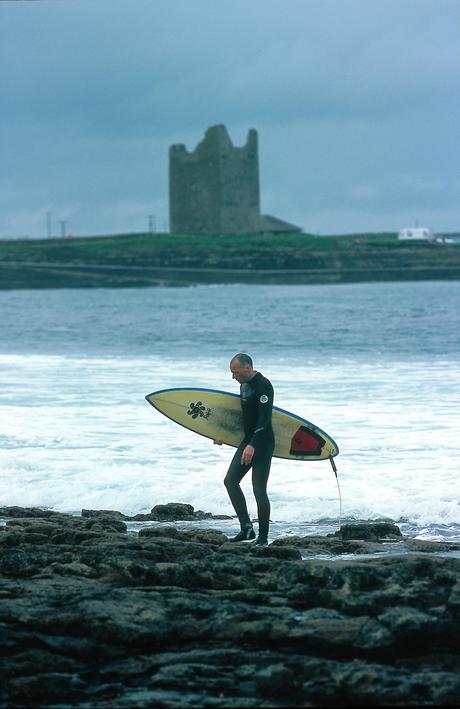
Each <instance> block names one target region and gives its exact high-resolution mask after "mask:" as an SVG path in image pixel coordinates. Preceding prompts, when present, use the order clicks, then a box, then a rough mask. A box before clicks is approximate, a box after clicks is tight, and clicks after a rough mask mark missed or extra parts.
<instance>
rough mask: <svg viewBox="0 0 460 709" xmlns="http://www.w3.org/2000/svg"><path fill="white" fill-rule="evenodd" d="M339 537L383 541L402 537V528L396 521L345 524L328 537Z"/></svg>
mask: <svg viewBox="0 0 460 709" xmlns="http://www.w3.org/2000/svg"><path fill="white" fill-rule="evenodd" d="M329 536H331V537H339V538H340V539H342V540H352V539H359V540H364V541H368V542H375V541H381V540H382V539H394V538H400V537H402V533H401V530H400V529H399V527H398V526H397V525H396V524H394V522H363V523H358V522H356V523H354V524H344V525H342V527H341V528H340V529H339V530H338V531H337V532H334V533H333V534H330V535H329V534H328V537H329Z"/></svg>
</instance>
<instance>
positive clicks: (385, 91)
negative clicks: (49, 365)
mask: <svg viewBox="0 0 460 709" xmlns="http://www.w3.org/2000/svg"><path fill="white" fill-rule="evenodd" d="M0 53H1V54H0V81H1V91H0V101H1V110H0V122H1V174H0V237H6V236H26V235H28V236H30V237H38V236H40V237H44V236H46V234H47V226H46V213H47V212H51V215H52V223H53V233H54V234H56V235H57V234H59V233H60V229H61V226H60V221H62V220H65V221H66V230H67V231H68V232H72V233H73V234H75V235H92V234H106V233H116V232H118V233H119V232H141V231H145V230H146V229H147V227H148V217H149V215H150V214H152V215H155V220H156V226H157V228H158V230H165V228H168V148H169V146H170V145H171V144H173V143H185V145H186V146H187V148H188V149H189V150H193V149H194V148H195V147H196V145H197V143H198V142H199V141H200V140H201V139H202V138H203V135H204V132H205V130H206V128H207V127H208V126H210V125H214V124H217V123H224V124H225V125H226V126H227V128H228V130H229V133H230V136H231V138H232V141H233V143H234V145H238V146H239V145H242V144H243V143H244V142H245V140H246V135H247V131H248V130H249V128H256V129H257V131H258V134H259V161H260V177H261V210H262V212H263V213H268V214H273V215H274V216H277V217H279V218H282V219H285V220H287V221H291V222H293V223H295V224H298V225H299V226H301V227H302V228H303V229H304V230H305V231H309V232H315V233H321V234H333V233H350V232H361V231H396V230H398V229H400V228H402V227H405V226H411V225H414V224H415V221H416V220H418V221H419V223H420V225H421V226H425V225H426V226H429V227H431V228H432V229H433V230H434V231H439V232H443V231H458V230H460V164H459V163H460V160H459V156H460V155H459V154H460V148H459V144H460V140H459V138H460V130H459V126H460V121H459V109H460V91H459V83H460V1H459V0H41V1H38V2H23V1H22V0H15V1H13V2H9V1H6V2H5V1H3V2H0Z"/></svg>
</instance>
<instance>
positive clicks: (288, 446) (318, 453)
mask: <svg viewBox="0 0 460 709" xmlns="http://www.w3.org/2000/svg"><path fill="white" fill-rule="evenodd" d="M145 398H146V399H147V401H148V402H149V404H151V405H152V406H153V407H154V408H155V409H157V410H158V411H159V412H160V413H162V414H163V415H164V416H167V417H168V418H170V419H171V420H172V421H175V422H176V423H178V424H180V425H181V426H184V427H185V428H188V429H189V430H190V431H194V432H195V433H199V434H200V435H201V436H206V438H211V439H212V440H219V441H223V443H226V444H228V445H229V446H234V447H235V448H237V447H238V446H239V444H240V443H241V441H242V440H243V437H244V430H243V416H242V413H241V403H240V397H239V395H238V394H231V393H229V392H225V391H217V390H215V389H182V388H180V389H162V390H161V391H155V392H153V393H152V394H147V396H146V397H145ZM272 423H273V431H274V434H275V451H274V456H275V457H276V458H287V459H289V460H310V461H311V460H325V459H327V458H331V457H334V456H336V455H338V452H339V448H338V446H337V444H336V443H335V441H334V440H333V439H332V438H331V437H330V436H328V434H327V433H325V432H324V431H322V430H321V429H320V428H318V426H315V425H314V424H313V423H310V421H307V420H306V419H304V418H301V417H300V416H296V415H295V414H291V413H289V411H284V409H280V408H279V407H278V406H274V407H273V418H272Z"/></svg>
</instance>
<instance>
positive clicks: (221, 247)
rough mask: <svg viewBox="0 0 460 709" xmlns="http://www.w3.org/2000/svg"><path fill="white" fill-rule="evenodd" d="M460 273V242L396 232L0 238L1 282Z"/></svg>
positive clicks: (319, 279) (141, 282) (93, 283)
mask: <svg viewBox="0 0 460 709" xmlns="http://www.w3.org/2000/svg"><path fill="white" fill-rule="evenodd" d="M458 278H460V247H459V245H457V244H439V243H428V242H417V243H407V242H400V241H398V239H397V236H396V234H379V235H370V234H356V235H349V236H321V237H319V236H314V235H311V234H287V235H279V236H268V235H267V236H265V235H233V236H229V235H220V236H181V235H169V234H152V235H150V234H128V235H117V236H105V237H85V238H83V237H82V238H74V239H42V240H23V241H19V240H18V241H0V288H39V287H41V288H53V287H98V286H99V287H101V286H110V287H112V286H115V287H116V286H119V287H129V286H148V285H157V284H159V283H161V284H171V285H182V284H189V283H222V282H255V283H340V282H357V281H383V280H387V281H391V280H416V279H424V280H426V279H428V280H434V279H436V280H437V279H458Z"/></svg>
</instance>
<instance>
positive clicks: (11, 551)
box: [0, 503, 460, 708]
mask: <svg viewBox="0 0 460 709" xmlns="http://www.w3.org/2000/svg"><path fill="white" fill-rule="evenodd" d="M0 516H1V517H2V518H3V519H4V520H5V521H6V524H5V525H4V526H2V527H0V568H1V571H2V573H1V576H0V623H1V625H2V633H3V638H4V643H3V660H2V672H3V677H2V683H1V689H0V703H1V706H8V707H30V706H34V707H40V706H46V707H50V706H59V707H88V706H91V707H146V708H147V707H152V706H158V707H177V706H181V707H196V706H200V707H241V706H244V707H260V706H270V707H302V706H369V707H371V706H376V705H377V706H411V705H412V706H414V705H419V706H443V705H446V706H447V705H456V704H458V699H459V697H460V677H459V675H458V666H459V660H460V655H459V646H458V636H459V631H460V614H459V612H458V611H459V607H460V581H459V573H458V572H459V568H460V560H459V559H456V558H452V557H443V556H440V555H439V554H436V553H434V552H436V551H441V550H442V549H443V548H444V547H445V545H443V544H437V543H436V542H431V543H426V542H419V543H418V544H417V540H408V539H404V538H402V537H401V533H400V530H399V529H398V527H397V526H396V525H394V524H391V523H388V522H386V523H370V524H364V525H347V526H344V527H343V528H342V530H340V532H338V533H335V534H333V535H329V536H325V537H315V538H313V537H286V538H284V539H283V538H281V539H277V540H276V541H275V542H273V543H272V544H271V545H270V546H269V547H267V548H265V549H264V548H256V547H254V546H252V545H250V544H232V543H229V541H228V539H227V537H226V536H225V535H224V534H222V533H221V532H220V531H219V530H217V529H209V528H199V527H198V528H196V527H194V528H193V529H192V528H188V529H184V528H181V523H183V522H184V520H195V521H198V522H199V521H200V520H205V519H209V518H210V517H212V515H209V513H202V512H195V511H194V510H193V508H192V507H191V506H190V505H183V504H180V503H173V504H170V505H158V506H156V507H154V508H152V512H151V513H150V515H136V516H135V517H134V518H127V517H126V515H123V514H121V513H120V512H116V511H107V510H105V511H104V510H83V511H82V514H81V516H71V515H66V514H62V513H57V512H53V511H51V510H41V509H27V508H2V509H0ZM149 518H150V520H151V521H152V522H157V523H160V524H156V526H146V527H143V528H142V529H141V530H140V531H139V533H132V532H131V533H130V532H128V530H127V521H128V519H130V520H133V519H134V520H137V521H148V519H149ZM399 542H401V543H402V544H403V545H406V551H407V553H404V554H396V555H394V556H390V557H388V556H386V555H383V556H382V557H381V558H379V557H378V551H379V549H381V550H382V551H383V549H384V548H385V544H388V543H391V544H394V543H396V544H398V543H399ZM411 542H415V543H416V544H415V546H412V548H411ZM427 544H428V546H427ZM369 545H370V546H369ZM407 545H409V546H407ZM448 547H449V548H451V549H454V548H457V547H460V545H450V546H449V545H448ZM313 548H314V549H315V550H316V552H317V553H318V554H324V553H327V554H328V555H329V558H328V559H324V558H316V559H305V558H303V557H304V555H305V551H306V550H307V552H308V550H310V551H312V550H313ZM350 549H353V552H352V553H353V554H354V556H353V558H352V559H348V560H339V559H337V558H336V559H334V555H336V554H341V553H346V551H345V550H348V551H350ZM371 549H372V553H373V554H374V557H373V558H371V559H369V558H363V559H360V558H359V554H360V553H362V554H366V553H368V552H369V551H370V550H371ZM366 550H367V551H366Z"/></svg>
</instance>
